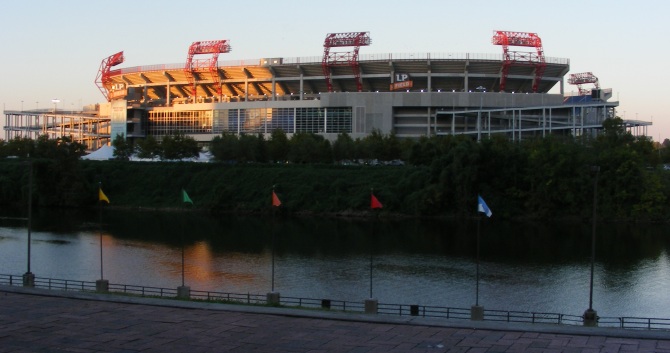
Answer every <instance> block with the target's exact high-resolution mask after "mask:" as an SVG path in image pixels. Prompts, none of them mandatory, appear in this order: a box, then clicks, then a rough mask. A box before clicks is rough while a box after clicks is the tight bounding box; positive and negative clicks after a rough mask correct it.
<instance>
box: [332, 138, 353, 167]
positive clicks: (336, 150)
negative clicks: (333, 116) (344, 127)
mask: <svg viewBox="0 0 670 353" xmlns="http://www.w3.org/2000/svg"><path fill="white" fill-rule="evenodd" d="M355 153H356V145H355V143H354V140H353V139H352V138H351V136H349V134H347V133H346V132H343V133H340V134H338V135H337V140H335V142H334V143H333V158H334V159H335V160H336V161H342V160H346V159H353V158H354V157H355Z"/></svg>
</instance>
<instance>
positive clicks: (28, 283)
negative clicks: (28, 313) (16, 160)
mask: <svg viewBox="0 0 670 353" xmlns="http://www.w3.org/2000/svg"><path fill="white" fill-rule="evenodd" d="M28 158H29V160H28V162H27V163H28V270H27V271H26V273H25V274H23V286H24V287H34V286H35V275H34V274H33V273H32V272H31V271H30V242H31V239H30V238H31V236H30V231H31V228H32V218H33V217H32V212H33V211H32V209H33V202H32V200H33V162H32V161H31V160H30V155H29V156H28Z"/></svg>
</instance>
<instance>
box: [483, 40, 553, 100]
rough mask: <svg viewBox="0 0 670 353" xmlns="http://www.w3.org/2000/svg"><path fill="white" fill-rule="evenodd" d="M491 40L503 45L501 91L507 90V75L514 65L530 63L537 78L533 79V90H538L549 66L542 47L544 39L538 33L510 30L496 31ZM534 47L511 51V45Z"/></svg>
mask: <svg viewBox="0 0 670 353" xmlns="http://www.w3.org/2000/svg"><path fill="white" fill-rule="evenodd" d="M491 42H492V43H493V44H495V45H502V47H503V67H502V72H501V76H500V91H504V90H505V83H506V81H507V75H508V74H509V69H510V67H511V66H512V65H530V66H534V67H535V79H534V80H533V92H537V88H538V86H539V84H540V80H541V79H542V75H543V74H544V70H545V68H546V67H547V63H546V61H545V60H544V50H543V49H542V40H541V39H540V37H538V36H537V34H536V33H527V32H509V31H495V33H494V34H493V38H492V39H491ZM510 46H514V47H533V48H535V53H533V52H518V51H510V50H509V47H510Z"/></svg>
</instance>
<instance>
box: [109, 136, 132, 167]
mask: <svg viewBox="0 0 670 353" xmlns="http://www.w3.org/2000/svg"><path fill="white" fill-rule="evenodd" d="M112 146H113V147H114V158H116V159H119V160H122V161H127V160H129V159H130V156H132V155H133V153H134V152H135V148H133V146H132V145H131V144H129V143H128V140H126V139H125V138H124V137H123V136H122V135H120V134H117V135H116V137H114V140H113V141H112Z"/></svg>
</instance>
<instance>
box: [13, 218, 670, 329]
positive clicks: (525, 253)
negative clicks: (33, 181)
mask: <svg viewBox="0 0 670 353" xmlns="http://www.w3.org/2000/svg"><path fill="white" fill-rule="evenodd" d="M4 212H5V214H9V216H16V215H15V214H12V213H13V212H11V211H4ZM14 213H15V212H14ZM34 213H35V214H34V216H33V222H32V227H31V239H32V242H31V254H32V255H31V259H30V265H31V272H33V273H34V274H35V275H36V276H37V277H48V278H59V279H72V280H84V281H95V280H97V279H100V277H101V274H100V271H101V266H100V265H101V264H100V239H102V245H103V246H102V253H103V257H102V259H103V261H102V264H103V268H102V270H103V278H104V279H107V280H109V281H110V283H120V284H132V285H144V286H156V287H165V288H176V287H177V286H180V285H181V279H182V272H181V269H182V264H181V259H182V257H181V254H182V246H183V253H184V268H185V271H184V281H185V284H186V285H188V286H190V287H191V288H192V289H193V290H209V291H221V292H233V293H252V294H265V293H267V292H269V291H271V286H272V259H273V248H274V263H275V266H274V267H275V271H274V286H275V288H274V289H275V291H277V292H279V293H281V295H282V296H292V297H307V298H314V299H333V300H347V301H362V300H364V299H366V298H368V297H370V274H371V270H372V296H373V297H375V298H377V299H379V302H380V303H394V304H419V305H435V306H448V307H460V308H469V307H470V306H471V305H473V304H474V303H475V299H476V298H475V288H476V276H475V274H476V249H477V242H476V239H477V220H459V221H437V220H432V221H426V220H422V221H418V220H408V219H403V220H387V219H383V218H382V219H381V220H378V221H373V220H360V219H358V220H347V219H331V218H285V217H276V218H272V217H269V216H267V217H260V216H232V215H203V214H197V213H191V212H153V211H127V210H114V209H104V210H102V212H101V213H98V212H97V210H90V211H85V212H83V211H68V210H60V211H55V210H37V211H36V212H34ZM480 222H481V223H480V225H481V228H480V239H481V243H480V282H479V283H480V287H479V304H480V305H482V306H484V307H485V308H486V309H499V310H513V311H535V312H553V313H562V314H571V315H581V314H582V313H583V312H584V310H585V309H586V308H588V304H589V280H590V268H591V267H590V266H591V234H592V228H591V227H592V225H591V223H590V221H585V222H575V223H565V222H559V223H551V222H545V223H540V224H536V223H513V222H498V221H495V220H494V219H488V218H482V219H481V220H480ZM596 229H597V233H596V234H597V237H596V239H597V242H596V261H595V271H594V289H593V308H594V309H595V310H597V311H598V314H599V315H600V316H614V317H619V316H635V317H654V318H670V305H669V304H670V297H669V295H670V294H669V293H670V259H669V258H668V252H669V249H670V226H668V225H648V224H647V225H639V224H604V223H599V224H598V225H597V228H596ZM273 238H274V244H275V245H274V246H273ZM26 270H27V227H26V222H25V221H24V220H15V219H7V218H3V219H0V273H4V274H13V275H20V274H23V273H25V272H26Z"/></svg>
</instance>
